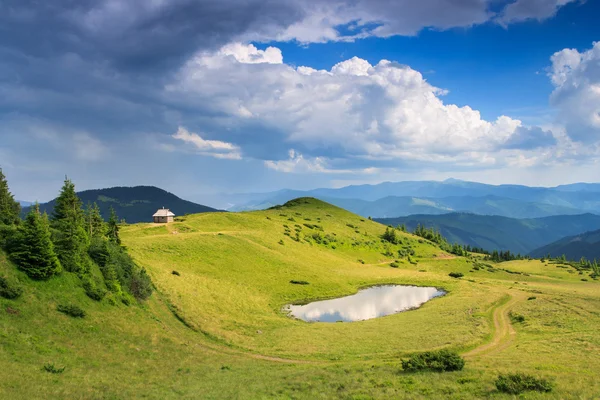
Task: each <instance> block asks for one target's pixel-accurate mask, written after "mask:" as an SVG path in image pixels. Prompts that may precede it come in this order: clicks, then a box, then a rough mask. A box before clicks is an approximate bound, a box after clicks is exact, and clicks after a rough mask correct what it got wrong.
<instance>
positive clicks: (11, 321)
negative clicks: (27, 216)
mask: <svg viewBox="0 0 600 400" xmlns="http://www.w3.org/2000/svg"><path fill="white" fill-rule="evenodd" d="M385 230H386V227H385V226H384V225H381V224H379V223H377V222H375V221H370V220H368V219H366V218H363V217H360V216H358V215H355V214H352V213H350V212H348V211H345V210H343V209H340V208H338V207H335V206H332V205H329V204H326V203H324V202H322V201H319V200H315V199H310V198H302V199H297V200H294V201H291V202H289V203H287V204H285V205H283V206H278V207H275V208H273V209H270V210H265V211H257V212H247V213H224V212H220V213H204V214H194V215H188V216H183V217H178V218H177V221H176V222H174V223H172V224H168V225H155V224H146V223H140V224H135V225H126V226H121V238H122V240H123V244H124V245H125V246H126V247H127V249H128V251H129V253H130V254H131V255H132V256H133V257H134V259H135V261H136V262H137V263H138V264H139V265H140V266H142V267H144V268H146V270H147V272H148V274H149V275H150V276H151V278H152V280H153V282H154V286H155V292H154V294H153V295H152V296H151V297H150V298H149V299H148V300H146V301H145V302H143V303H139V304H138V303H134V304H131V305H129V306H126V305H124V304H121V303H118V304H111V303H110V302H109V301H108V300H107V299H105V300H102V301H100V302H97V301H93V300H91V299H90V298H88V297H87V296H86V295H85V293H84V291H83V289H82V288H81V287H79V286H78V284H77V283H76V282H75V279H76V277H75V276H74V275H72V274H71V275H69V274H63V275H60V276H57V277H55V278H52V279H51V280H50V281H48V282H34V281H31V280H30V279H29V278H27V277H26V276H25V275H24V274H23V273H21V272H20V271H18V270H17V269H16V268H14V266H12V265H11V264H10V263H9V262H8V260H6V258H5V257H4V256H3V255H2V253H1V252H0V275H3V276H7V277H8V278H9V279H10V280H11V282H16V283H17V284H19V285H20V286H21V287H22V288H23V294H22V295H21V297H19V298H18V299H16V300H8V299H2V298H0V313H1V314H0V315H1V317H0V368H2V370H3V371H4V372H3V385H1V386H0V397H2V398H36V397H38V396H39V393H44V396H46V397H60V398H132V397H147V398H156V399H166V398H181V397H183V398H198V397H201V398H299V399H309V398H316V397H324V398H348V399H350V398H376V399H385V398H398V397H400V398H402V397H410V398H416V399H420V398H444V397H448V396H455V397H460V398H466V399H471V398H473V399H475V398H482V397H490V396H495V397H497V398H507V399H508V398H510V397H509V396H504V395H502V394H500V393H498V392H497V391H496V390H495V388H494V380H495V379H496V377H497V375H498V373H499V372H501V373H505V372H514V371H523V372H526V373H530V374H534V375H536V376H543V377H548V378H550V379H553V380H555V382H556V386H555V389H554V391H553V393H552V395H553V396H555V397H556V398H566V397H573V396H576V397H583V398H586V397H593V395H594V394H595V393H598V392H599V391H600V386H599V383H598V382H597V380H596V379H595V378H594V376H595V375H594V374H589V373H587V372H584V371H596V370H597V369H598V368H600V362H599V361H598V360H597V357H596V356H595V352H594V351H590V349H591V348H593V346H595V343H598V341H599V340H600V333H598V331H597V330H596V329H595V326H597V325H598V324H599V323H600V317H599V316H600V312H599V311H600V308H599V307H600V297H598V293H599V291H598V288H599V283H598V282H596V281H594V280H593V279H591V278H589V276H588V274H589V272H588V271H581V274H582V275H580V274H579V273H578V271H577V270H576V269H574V268H572V267H568V266H562V265H557V264H551V263H541V262H540V261H536V260H532V261H525V260H524V261H513V262H507V263H500V264H496V263H491V262H486V261H483V260H482V259H480V258H478V256H469V257H457V256H454V255H451V254H448V253H446V252H444V251H442V250H441V249H440V248H439V247H437V246H436V245H434V244H433V243H430V242H428V241H427V240H424V239H422V238H419V237H416V236H414V235H411V234H409V233H405V232H400V231H396V233H395V235H396V238H395V240H394V243H390V242H388V241H386V240H384V239H383V238H382V235H383V234H384V233H385ZM401 254H402V255H401ZM392 264H394V265H392ZM450 272H455V273H462V274H464V278H462V279H456V278H452V277H450V276H449V273H450ZM582 277H587V278H588V281H586V282H584V281H582V280H581V279H582ZM294 282H296V283H298V282H303V283H305V284H295V283H294ZM384 283H385V284H390V283H395V284H408V285H421V286H434V287H437V288H442V289H444V290H445V291H446V292H447V294H446V295H445V296H443V297H440V298H437V299H435V300H432V301H430V302H428V303H426V304H425V305H423V306H422V307H421V308H419V309H418V310H413V311H407V312H403V313H399V314H394V315H390V316H387V317H383V318H376V319H371V320H367V321H360V322H353V323H332V324H327V323H306V322H303V321H299V320H295V319H292V318H290V317H289V316H287V315H286V313H285V312H284V311H283V307H284V306H285V305H286V304H290V303H296V304H297V303H305V302H308V301H312V300H315V299H323V298H332V297H339V296H345V295H349V294H353V293H355V292H356V291H357V290H359V289H360V288H363V287H366V286H371V285H378V284H384ZM527 299H530V300H527ZM62 302H70V303H75V304H77V305H79V306H81V307H82V308H83V309H85V311H86V312H87V316H86V317H85V318H83V319H75V318H70V317H67V316H65V315H63V314H61V313H58V312H57V311H56V305H57V304H60V303H62ZM509 315H520V316H521V317H522V321H524V322H511V318H509ZM511 332H512V333H511ZM439 348H445V349H451V350H455V351H458V352H460V353H461V354H462V355H463V356H464V357H465V359H466V360H467V363H466V367H465V369H464V370H462V371H457V372H452V373H442V374H439V373H435V374H431V373H418V374H409V373H407V372H403V371H401V367H400V360H401V359H402V358H403V357H406V356H407V355H409V354H411V353H413V352H419V351H425V350H431V349H439ZM556 360H560V366H557V365H556ZM48 364H52V365H53V366H54V367H56V368H58V369H59V370H60V368H62V367H65V370H64V372H62V373H49V372H46V371H45V370H43V368H42V367H43V366H44V365H48Z"/></svg>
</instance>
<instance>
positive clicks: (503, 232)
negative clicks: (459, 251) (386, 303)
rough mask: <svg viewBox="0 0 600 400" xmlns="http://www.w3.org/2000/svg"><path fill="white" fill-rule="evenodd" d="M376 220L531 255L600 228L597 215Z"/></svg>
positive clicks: (461, 215)
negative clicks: (550, 245) (435, 230)
mask: <svg viewBox="0 0 600 400" xmlns="http://www.w3.org/2000/svg"><path fill="white" fill-rule="evenodd" d="M376 221H378V222H381V223H382V224H385V225H392V226H397V225H402V224H404V225H406V227H407V229H408V230H410V231H414V229H415V228H416V227H417V225H419V224H420V225H422V226H425V227H428V228H435V229H437V230H439V231H440V233H441V234H442V235H443V236H444V237H446V238H447V239H448V240H449V241H450V242H451V243H459V244H462V245H470V246H472V247H477V248H483V249H486V250H489V251H492V250H510V251H511V252H513V253H515V254H517V253H520V254H528V253H529V252H532V251H533V250H535V249H536V248H538V247H541V246H544V245H546V244H548V243H551V242H554V241H556V240H558V239H561V238H563V237H565V236H569V235H575V234H579V233H582V232H585V231H589V230H594V229H598V228H600V216H599V215H595V214H583V215H558V216H551V217H544V218H527V219H516V218H506V217H500V216H493V215H476V214H467V213H451V214H444V215H411V216H408V217H399V218H377V219H376ZM532 254H533V253H532ZM535 254H537V253H535ZM560 254H562V253H560ZM560 254H559V255H560ZM577 259H579V257H578V258H577Z"/></svg>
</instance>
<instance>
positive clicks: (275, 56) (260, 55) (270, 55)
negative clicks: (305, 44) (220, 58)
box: [219, 43, 283, 64]
mask: <svg viewBox="0 0 600 400" xmlns="http://www.w3.org/2000/svg"><path fill="white" fill-rule="evenodd" d="M219 53H220V54H223V55H226V56H233V57H234V58H235V59H236V60H237V61H239V62H241V63H245V64H260V63H269V64H282V63H283V55H282V54H281V50H279V49H278V48H277V47H267V48H266V49H265V50H258V49H257V48H256V47H255V46H254V45H252V44H249V45H243V44H241V43H231V44H228V45H226V46H224V47H223V48H221V50H220V51H219Z"/></svg>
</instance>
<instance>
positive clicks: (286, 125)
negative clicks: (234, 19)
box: [167, 44, 555, 171]
mask: <svg viewBox="0 0 600 400" xmlns="http://www.w3.org/2000/svg"><path fill="white" fill-rule="evenodd" d="M244 47H246V49H245V50H244ZM234 48H235V49H237V50H236V54H242V55H243V56H237V57H229V50H223V49H222V50H219V51H216V52H211V53H206V52H204V53H201V54H199V55H198V56H197V57H195V58H194V59H193V60H191V61H190V62H189V63H187V64H186V65H185V66H184V67H183V68H182V70H181V71H180V73H179V75H178V77H177V81H176V82H173V83H171V84H170V85H168V86H167V92H168V93H169V94H170V95H171V96H172V97H175V98H178V99H180V100H181V101H182V102H185V104H186V105H187V106H188V107H189V106H194V105H197V106H198V107H206V105H207V104H210V106H211V107H213V108H214V110H213V112H214V113H217V112H218V111H219V112H222V113H223V114H224V115H222V116H221V117H219V118H218V120H219V123H220V124H221V125H222V128H221V129H220V130H219V131H220V132H221V135H222V137H223V138H225V140H227V141H228V142H231V143H236V144H237V145H239V146H240V147H241V148H242V149H244V153H245V154H247V155H249V156H251V157H254V158H258V159H263V160H266V161H267V163H266V165H267V166H269V167H270V168H273V169H276V170H279V171H288V170H291V169H298V166H302V167H303V168H304V169H305V170H313V171H325V170H327V171H331V170H333V169H335V168H330V167H326V166H325V163H326V161H327V160H328V159H335V158H345V159H356V160H370V162H371V163H375V164H378V163H385V162H394V161H398V160H402V161H403V162H404V161H406V160H413V161H423V160H428V161H429V162H443V163H448V162H461V163H464V164H469V163H476V162H480V163H490V162H491V163H495V162H499V161H498V160H499V159H501V158H502V157H503V156H506V155H507V154H506V153H508V152H510V151H517V150H532V149H535V148H539V147H547V146H552V145H553V144H555V141H553V136H552V135H551V134H550V133H549V132H547V131H542V130H541V129H540V128H535V127H533V128H531V127H527V126H524V125H523V123H522V122H521V121H520V120H516V119H512V118H510V117H507V116H501V117H499V118H498V119H496V120H495V121H487V120H485V119H483V118H482V117H481V115H480V113H479V112H478V111H477V110H473V109H472V108H471V107H468V106H465V107H458V106H456V105H453V104H445V103H444V102H443V100H442V98H443V96H444V95H445V94H446V93H447V91H446V90H443V89H440V88H437V87H435V86H433V85H431V84H430V83H429V82H427V81H426V80H425V78H424V77H423V75H422V74H421V73H419V72H418V71H416V70H414V69H412V68H410V67H408V66H405V65H399V64H396V63H393V62H390V61H387V60H382V61H380V62H379V63H377V64H375V65H371V64H370V63H369V62H367V61H366V60H363V59H360V58H358V57H353V58H351V59H349V60H346V61H343V62H340V63H338V64H336V65H334V66H333V67H332V68H331V69H330V70H316V69H313V68H310V67H302V66H300V67H294V66H291V65H287V64H283V63H275V64H273V63H256V62H255V60H254V59H248V58H247V57H246V56H245V54H256V49H255V48H254V46H251V45H250V46H244V45H241V44H238V45H236V46H235V47H234ZM272 53H273V54H278V55H279V54H281V53H280V52H276V51H275V50H272ZM260 57H264V55H262V54H261V55H260ZM277 60H279V57H277ZM240 110H243V111H244V112H243V113H241V112H240ZM248 116H252V119H251V121H248V118H247V117H248ZM213 123H215V121H214V120H213ZM224 127H227V128H226V129H223V128H224ZM265 132H269V133H270V134H266V133H265ZM249 142H251V143H249ZM257 143H260V144H261V146H259V147H260V149H261V151H260V152H256V151H254V149H253V148H252V146H248V145H249V144H252V145H256V144H257ZM290 146H293V147H294V148H295V149H296V151H295V152H294V153H293V154H292V155H289V154H288V150H289V148H290ZM265 148H266V149H268V151H262V150H263V149H265ZM292 167H293V168H292Z"/></svg>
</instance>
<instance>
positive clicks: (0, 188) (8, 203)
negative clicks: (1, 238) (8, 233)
mask: <svg viewBox="0 0 600 400" xmlns="http://www.w3.org/2000/svg"><path fill="white" fill-rule="evenodd" d="M20 213H21V205H20V204H19V202H17V201H15V199H14V197H13V195H12V194H11V193H10V191H9V189H8V182H7V181H6V177H5V176H4V173H3V172H2V168H0V225H13V224H17V223H19V214H20Z"/></svg>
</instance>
